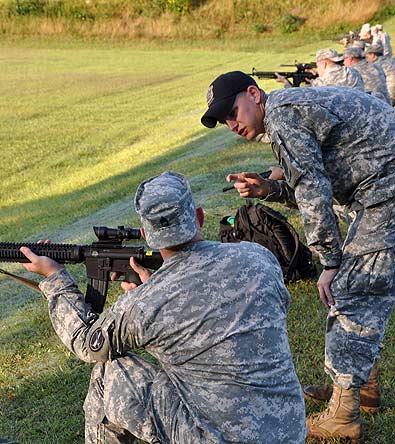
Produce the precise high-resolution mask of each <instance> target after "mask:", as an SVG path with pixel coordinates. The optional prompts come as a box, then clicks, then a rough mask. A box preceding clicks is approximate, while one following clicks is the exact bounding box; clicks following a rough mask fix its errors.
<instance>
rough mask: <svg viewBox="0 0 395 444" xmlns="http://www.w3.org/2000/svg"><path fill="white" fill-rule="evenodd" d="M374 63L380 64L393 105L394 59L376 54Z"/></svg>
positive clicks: (394, 92)
mask: <svg viewBox="0 0 395 444" xmlns="http://www.w3.org/2000/svg"><path fill="white" fill-rule="evenodd" d="M374 63H375V64H377V65H379V66H381V68H383V71H384V73H385V77H386V80H387V88H388V92H389V95H390V98H391V101H392V105H395V61H394V59H392V58H391V57H385V56H378V57H377V60H376V61H375V62H374Z"/></svg>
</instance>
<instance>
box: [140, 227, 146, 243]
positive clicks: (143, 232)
mask: <svg viewBox="0 0 395 444" xmlns="http://www.w3.org/2000/svg"><path fill="white" fill-rule="evenodd" d="M140 233H141V237H142V238H143V239H144V240H146V239H147V238H146V237H145V231H144V228H143V227H141V228H140Z"/></svg>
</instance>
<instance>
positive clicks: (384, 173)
mask: <svg viewBox="0 0 395 444" xmlns="http://www.w3.org/2000/svg"><path fill="white" fill-rule="evenodd" d="M265 112H266V115H265V120H264V125H265V128H266V130H267V133H268V134H269V136H270V138H271V140H272V148H273V152H274V155H275V157H276V158H277V160H278V161H279V163H280V165H281V166H282V167H283V170H284V174H285V177H286V182H287V187H285V186H284V185H282V184H284V183H281V182H279V183H278V184H277V185H278V187H280V189H278V188H277V189H276V188H273V194H272V195H271V196H270V197H269V198H270V200H277V199H276V195H277V197H279V198H280V199H279V200H283V201H284V200H285V201H286V200H287V199H288V198H290V199H291V200H292V192H291V191H290V190H289V189H288V190H287V189H286V188H291V189H293V190H294V193H295V194H294V197H295V199H296V202H297V204H298V208H299V211H300V213H301V216H302V220H303V223H304V230H305V234H306V238H307V241H308V244H309V245H310V246H311V247H314V248H315V249H316V250H317V251H318V252H319V255H320V260H321V263H322V264H323V265H325V266H329V267H340V269H339V272H338V273H337V275H336V277H335V279H334V281H333V282H332V286H331V291H332V294H333V296H334V299H335V304H334V305H333V306H332V307H331V309H330V311H329V314H328V319H327V330H326V350H325V351H326V357H325V368H326V372H327V373H328V374H329V375H330V376H331V378H332V379H333V380H334V382H335V383H336V384H337V385H339V386H341V387H343V388H345V389H348V388H353V387H361V386H362V385H363V384H364V383H366V382H367V381H368V377H369V373H370V369H371V367H372V365H373V363H374V362H375V361H376V360H377V359H378V356H379V351H380V347H381V341H382V339H383V336H384V331H385V328H386V325H387V321H388V319H389V316H390V314H391V311H392V309H393V305H394V301H395V281H394V275H395V260H394V246H395V174H394V173H395V111H394V110H393V109H392V108H391V107H390V106H388V105H386V104H383V102H382V101H381V100H378V99H377V98H374V97H372V96H370V95H368V94H365V93H362V92H360V91H357V90H355V89H344V88H319V89H318V88H317V89H316V88H294V89H288V90H282V91H274V92H272V93H270V94H269V96H268V99H267V102H266V106H265ZM334 198H335V199H336V200H337V202H339V203H340V204H341V205H347V206H348V207H349V209H350V211H355V219H354V220H353V222H352V224H351V225H350V227H349V230H348V233H347V237H346V240H345V242H344V244H343V246H341V242H340V235H339V232H338V228H337V224H336V220H335V216H334V213H333V209H332V203H333V199H334Z"/></svg>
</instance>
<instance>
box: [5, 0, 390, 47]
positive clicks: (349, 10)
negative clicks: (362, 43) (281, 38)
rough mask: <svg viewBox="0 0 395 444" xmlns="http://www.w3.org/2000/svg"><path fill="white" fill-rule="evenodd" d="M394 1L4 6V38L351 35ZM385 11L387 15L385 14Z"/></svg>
mask: <svg viewBox="0 0 395 444" xmlns="http://www.w3.org/2000/svg"><path fill="white" fill-rule="evenodd" d="M391 5H392V7H393V2H392V0H343V1H342V0H334V1H331V2H328V1H325V0H316V1H314V0H254V1H250V0H206V1H204V0H201V1H198V0H156V1H145V0H140V1H126V0H113V1H111V2H110V1H98V0H61V1H59V0H57V1H55V0H3V1H2V3H0V32H1V33H3V34H7V35H63V36H65V35H68V36H75V35H78V36H81V37H101V38H116V39H141V38H148V39H180V38H181V39H185V38H188V39H212V38H221V37H225V36H226V37H234V38H238V37H245V36H251V37H252V36H254V35H255V36H257V35H258V36H260V35H262V36H265V35H267V34H268V33H288V32H293V31H297V30H300V31H302V32H310V31H312V30H314V31H316V30H317V29H329V28H333V27H334V28H336V29H339V30H341V31H348V30H349V28H355V27H358V26H360V24H361V23H363V22H365V21H367V20H370V19H371V18H372V17H373V16H374V15H375V14H376V16H377V14H380V11H383V10H386V11H389V12H390V13H392V14H395V9H391ZM385 8H387V9H385Z"/></svg>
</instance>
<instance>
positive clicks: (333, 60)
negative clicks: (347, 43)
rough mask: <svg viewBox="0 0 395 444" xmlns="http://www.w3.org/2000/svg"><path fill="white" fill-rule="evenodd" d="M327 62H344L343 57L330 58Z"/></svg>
mask: <svg viewBox="0 0 395 444" xmlns="http://www.w3.org/2000/svg"><path fill="white" fill-rule="evenodd" d="M329 60H332V62H335V63H337V62H342V61H343V60H344V57H343V56H339V57H332V58H330V59H329Z"/></svg>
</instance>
